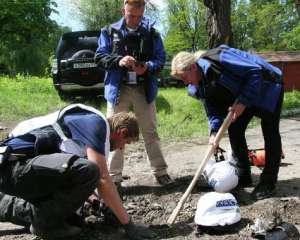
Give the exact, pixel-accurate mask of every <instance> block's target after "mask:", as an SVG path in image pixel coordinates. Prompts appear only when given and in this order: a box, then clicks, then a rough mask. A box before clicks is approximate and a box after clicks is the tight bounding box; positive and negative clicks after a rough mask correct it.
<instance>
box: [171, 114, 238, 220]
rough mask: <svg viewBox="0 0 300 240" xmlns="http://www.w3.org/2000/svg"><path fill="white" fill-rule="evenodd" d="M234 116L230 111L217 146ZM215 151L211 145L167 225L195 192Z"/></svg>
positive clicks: (220, 131)
mask: <svg viewBox="0 0 300 240" xmlns="http://www.w3.org/2000/svg"><path fill="white" fill-rule="evenodd" d="M232 115H233V112H232V111H230V112H229V113H228V114H227V116H226V118H225V120H224V121H223V124H222V126H221V127H220V129H219V131H218V133H217V135H216V137H215V143H216V145H218V144H219V142H220V140H221V138H222V137H223V135H224V132H225V131H226V130H227V129H228V127H229V125H230V123H231V119H232ZM214 151H215V146H214V145H210V146H209V149H208V151H207V152H206V155H205V157H204V159H203V160H202V162H201V163H200V166H199V167H198V169H197V171H196V173H195V175H194V178H193V180H192V181H191V183H190V185H189V186H188V188H187V190H186V191H185V193H184V194H183V196H182V197H181V199H180V200H179V202H178V204H177V206H176V208H175V209H174V210H173V212H172V214H171V216H170V217H169V219H168V221H167V223H168V224H173V223H174V221H175V219H176V217H177V215H178V213H179V212H180V210H181V208H182V207H183V204H184V203H185V201H186V199H187V197H188V196H189V195H190V193H191V191H192V190H193V188H194V186H195V184H196V182H197V180H198V178H199V176H200V175H201V174H202V172H203V169H204V167H205V165H206V164H207V162H208V160H209V159H210V157H211V156H212V154H213V153H214Z"/></svg>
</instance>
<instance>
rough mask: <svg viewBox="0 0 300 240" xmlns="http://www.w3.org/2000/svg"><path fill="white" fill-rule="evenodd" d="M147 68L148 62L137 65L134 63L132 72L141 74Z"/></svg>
mask: <svg viewBox="0 0 300 240" xmlns="http://www.w3.org/2000/svg"><path fill="white" fill-rule="evenodd" d="M147 69H148V64H147V63H145V64H138V65H134V66H133V68H132V70H133V71H134V72H136V74H137V75H143V74H144V73H145V72H146V71H147Z"/></svg>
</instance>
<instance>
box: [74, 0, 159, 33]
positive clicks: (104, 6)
mask: <svg viewBox="0 0 300 240" xmlns="http://www.w3.org/2000/svg"><path fill="white" fill-rule="evenodd" d="M123 3H124V1H123V0H78V1H74V2H73V5H74V7H75V9H76V10H77V11H78V16H79V18H80V20H81V22H82V23H83V24H84V26H85V29H87V30H100V29H101V28H102V27H104V26H106V25H108V24H110V23H113V22H116V21H118V20H119V19H120V18H121V17H122V7H123ZM145 15H147V16H148V17H151V18H152V19H159V13H158V11H157V7H156V6H155V5H154V4H153V3H152V2H151V1H148V2H147V4H146V11H145Z"/></svg>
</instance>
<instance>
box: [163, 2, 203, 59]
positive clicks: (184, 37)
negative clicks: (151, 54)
mask: <svg viewBox="0 0 300 240" xmlns="http://www.w3.org/2000/svg"><path fill="white" fill-rule="evenodd" d="M167 2H168V10H167V18H168V25H169V28H168V31H167V34H166V38H165V47H166V49H167V51H168V53H169V54H170V55H173V54H174V53H176V52H178V51H180V50H191V51H196V50H198V49H203V48H207V34H206V31H205V24H206V18H205V16H206V15H205V7H204V5H203V4H202V3H200V2H199V1H197V0H168V1H167Z"/></svg>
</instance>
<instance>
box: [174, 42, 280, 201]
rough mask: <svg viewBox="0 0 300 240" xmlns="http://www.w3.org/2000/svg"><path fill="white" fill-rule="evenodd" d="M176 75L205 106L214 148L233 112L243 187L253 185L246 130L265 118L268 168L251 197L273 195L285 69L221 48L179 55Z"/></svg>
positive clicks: (231, 129)
mask: <svg viewBox="0 0 300 240" xmlns="http://www.w3.org/2000/svg"><path fill="white" fill-rule="evenodd" d="M171 74H172V75H173V76H174V77H177V78H179V79H181V80H182V81H183V82H184V83H185V84H187V85H188V91H189V95H191V96H194V97H196V98H197V99H200V100H202V101H203V104H204V107H205V110H206V113H207V116H208V120H209V126H210V138H209V142H210V143H211V144H214V139H215V135H216V133H217V131H218V129H219V128H220V126H221V124H222V122H223V120H224V118H225V117H226V115H227V112H228V110H229V109H231V110H232V111H233V113H234V114H233V120H232V123H231V125H230V127H229V129H228V133H229V139H230V143H231V148H232V151H233V155H234V157H235V158H237V159H238V165H239V167H240V169H241V171H240V177H239V186H240V187H248V186H251V185H252V179H251V170H250V162H249V159H248V149H247V143H246V138H245V131H246V128H247V125H248V123H249V122H250V120H251V119H252V118H253V117H254V116H257V117H259V118H260V119H261V128H262V132H263V136H264V141H265V151H266V164H265V167H264V170H263V172H262V174H261V176H260V181H259V183H258V185H257V186H256V187H255V189H254V191H253V192H252V197H253V198H254V199H263V198H267V197H269V196H271V195H272V194H273V192H274V190H275V185H276V182H277V177H278V171H279V166H280V159H281V137H280V133H279V121H280V113H281V106H282V101H283V83H282V78H281V77H282V73H281V71H280V69H278V68H276V67H274V66H272V65H270V64H269V63H267V62H266V61H265V60H264V59H262V58H261V57H259V56H257V55H254V54H250V53H247V52H244V51H241V50H238V49H234V48H230V47H228V46H226V45H221V46H219V47H217V48H214V49H211V50H208V51H207V52H196V53H189V52H180V53H178V54H177V55H176V56H175V57H174V59H173V60H172V73H171ZM236 99H237V102H235V100H236Z"/></svg>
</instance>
